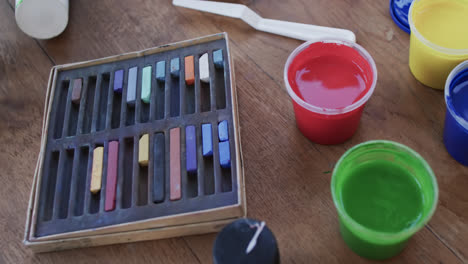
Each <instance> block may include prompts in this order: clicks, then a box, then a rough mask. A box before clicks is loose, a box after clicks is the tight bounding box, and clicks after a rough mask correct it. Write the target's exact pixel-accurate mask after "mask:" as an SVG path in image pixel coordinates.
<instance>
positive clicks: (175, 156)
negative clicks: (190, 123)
mask: <svg viewBox="0 0 468 264" xmlns="http://www.w3.org/2000/svg"><path fill="white" fill-rule="evenodd" d="M169 136H170V146H169V157H170V162H169V163H170V169H169V172H170V188H169V189H170V195H169V199H170V200H171V201H174V200H179V199H180V198H181V197H182V194H181V188H180V127H176V128H172V129H171V130H170V131H169Z"/></svg>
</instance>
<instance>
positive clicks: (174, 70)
mask: <svg viewBox="0 0 468 264" xmlns="http://www.w3.org/2000/svg"><path fill="white" fill-rule="evenodd" d="M179 70H180V65H179V58H173V59H172V60H171V75H172V76H174V77H179Z"/></svg>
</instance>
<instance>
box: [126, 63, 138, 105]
mask: <svg viewBox="0 0 468 264" xmlns="http://www.w3.org/2000/svg"><path fill="white" fill-rule="evenodd" d="M137 72H138V69H137V67H133V68H130V69H129V70H128V84H127V104H131V105H133V104H135V100H136V83H137Z"/></svg>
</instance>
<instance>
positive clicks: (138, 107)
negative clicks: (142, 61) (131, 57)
mask: <svg viewBox="0 0 468 264" xmlns="http://www.w3.org/2000/svg"><path fill="white" fill-rule="evenodd" d="M136 67H137V81H136V91H135V94H136V96H135V106H134V107H135V125H136V124H141V111H142V108H143V107H142V106H141V104H142V103H143V102H142V101H141V78H142V75H143V67H144V66H140V65H137V66H136Z"/></svg>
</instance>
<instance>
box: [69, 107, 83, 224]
mask: <svg viewBox="0 0 468 264" xmlns="http://www.w3.org/2000/svg"><path fill="white" fill-rule="evenodd" d="M82 99H83V98H82ZM80 151H81V150H80V147H76V148H75V150H74V156H73V168H72V175H71V183H70V185H71V186H70V197H69V202H68V214H67V217H66V218H68V217H70V216H73V210H74V209H75V196H76V188H77V181H78V177H79V176H80V175H78V165H79V164H80Z"/></svg>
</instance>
